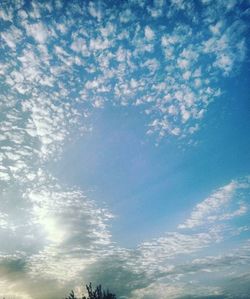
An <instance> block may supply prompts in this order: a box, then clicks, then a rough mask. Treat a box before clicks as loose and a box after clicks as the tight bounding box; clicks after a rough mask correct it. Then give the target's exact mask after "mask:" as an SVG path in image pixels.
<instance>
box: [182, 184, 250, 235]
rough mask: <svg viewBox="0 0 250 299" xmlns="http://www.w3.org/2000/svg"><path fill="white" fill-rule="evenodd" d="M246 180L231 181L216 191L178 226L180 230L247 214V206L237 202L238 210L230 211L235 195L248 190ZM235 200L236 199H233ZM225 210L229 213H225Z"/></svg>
mask: <svg viewBox="0 0 250 299" xmlns="http://www.w3.org/2000/svg"><path fill="white" fill-rule="evenodd" d="M249 187H250V185H249V181H248V178H245V179H243V180H239V181H232V182H231V183H229V184H228V185H226V186H224V187H222V188H220V189H218V190H216V191H215V192H214V193H213V194H212V195H211V196H209V197H208V198H206V199H205V200H204V201H202V202H201V203H199V204H197V206H196V207H195V209H194V210H193V211H192V213H191V215H190V218H188V219H187V220H186V221H185V222H184V223H183V224H180V225H179V228H181V229H190V228H195V227H199V226H202V225H208V224H210V223H213V222H215V221H219V220H229V219H231V218H234V217H236V216H240V215H243V214H245V213H246V212H247V206H246V204H245V203H243V202H239V208H236V209H235V210H233V211H232V206H231V205H232V203H231V202H232V200H238V201H239V199H237V195H238V193H239V192H240V191H241V190H244V189H249ZM235 198H236V199H235ZM226 208H229V211H228V212H226ZM230 208H231V211H230Z"/></svg>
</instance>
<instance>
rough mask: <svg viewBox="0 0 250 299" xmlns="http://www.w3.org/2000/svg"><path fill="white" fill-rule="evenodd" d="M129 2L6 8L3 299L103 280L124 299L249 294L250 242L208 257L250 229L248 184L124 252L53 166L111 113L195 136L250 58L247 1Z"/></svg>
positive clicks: (0, 155)
mask: <svg viewBox="0 0 250 299" xmlns="http://www.w3.org/2000/svg"><path fill="white" fill-rule="evenodd" d="M117 5H118V6H115V5H114V4H112V3H109V2H108V1H100V2H94V1H90V2H85V1H72V2H71V1H65V2H63V1H46V3H39V2H36V1H31V2H29V1H27V2H25V1H9V2H1V4H0V26H1V32H0V39H1V45H0V54H1V55H0V78H1V90H2V92H1V102H0V107H1V127H0V130H1V135H0V141H1V151H0V161H1V164H0V184H1V210H0V228H1V230H0V239H1V240H4V241H3V242H1V245H0V276H1V280H0V292H3V294H0V295H4V296H17V298H23V299H30V298H51V297H55V296H58V298H59V297H62V296H63V294H64V292H65V291H66V290H68V289H69V288H72V287H75V288H77V287H78V286H79V285H80V283H81V281H82V280H85V281H88V280H92V281H93V282H97V283H99V282H101V283H104V284H107V285H109V287H110V288H113V289H114V290H115V291H117V293H118V294H119V295H121V296H123V298H137V299H138V298H154V297H155V296H159V297H160V298H166V297H169V296H170V297H171V298H179V297H180V298H181V297H184V296H188V295H190V296H203V295H211V296H213V295H216V296H220V295H221V296H234V293H233V290H232V288H231V283H238V281H241V282H242V289H241V292H242V293H241V294H240V295H241V296H242V297H244V296H247V294H249V292H248V289H247V285H248V283H249V281H250V279H249V275H248V274H247V268H248V267H249V241H244V242H242V243H243V244H241V246H240V247H239V248H238V249H235V250H234V249H232V250H231V251H230V252H228V253H225V254H224V255H223V256H222V255H219V256H212V257H211V256H207V255H206V249H207V248H209V247H210V246H212V245H213V244H220V243H221V242H222V241H224V240H225V239H227V238H230V237H233V236H237V235H240V234H242V233H244V232H246V231H248V230H249V227H248V226H246V225H245V226H243V225H241V226H240V225H238V224H237V223H233V220H235V219H236V218H237V217H247V216H249V213H248V211H249V206H248V203H247V192H249V178H248V177H244V178H241V179H237V178H236V179H234V180H232V181H231V182H229V183H228V185H226V186H222V187H221V188H219V189H218V190H215V191H214V192H212V194H211V195H208V197H207V198H206V199H204V200H202V201H201V202H200V203H199V204H197V205H196V206H195V207H194V210H193V211H192V212H191V215H190V217H188V218H187V219H186V220H184V222H183V223H181V224H180V225H179V226H178V227H177V228H176V231H173V232H166V234H165V235H163V236H162V237H159V238H156V239H153V240H148V241H145V242H143V243H141V244H139V245H138V247H137V248H135V249H127V248H122V247H119V246H118V245H117V244H115V243H114V242H113V241H112V235H111V224H112V221H111V219H112V218H113V216H112V213H111V212H110V211H108V210H107V209H105V208H102V207H99V206H97V205H96V203H95V202H93V201H92V200H91V199H89V198H87V197H86V196H85V194H84V191H82V190H79V189H76V188H70V187H68V186H64V185H63V184H61V183H60V182H59V181H58V180H57V179H56V178H54V177H53V176H52V175H51V174H50V173H49V171H48V170H47V169H46V165H47V164H46V163H48V162H50V161H55V160H59V159H60V153H61V151H62V150H63V145H64V142H65V141H67V140H68V139H69V138H70V136H71V135H72V133H73V132H77V133H78V134H87V133H88V131H89V130H91V123H90V121H89V120H88V117H89V115H91V113H92V112H93V111H94V110H95V109H100V108H102V107H105V105H106V103H107V102H108V103H110V104H112V105H114V106H116V105H118V106H135V107H137V109H138V111H139V112H141V111H142V112H144V113H145V115H146V116H147V132H146V133H147V134H155V136H156V137H155V138H156V139H157V140H160V139H161V138H168V136H176V137H177V138H184V137H186V138H189V136H190V135H192V134H194V133H195V131H197V130H198V129H199V127H200V125H201V123H202V119H203V117H204V115H205V113H206V111H207V110H208V108H209V104H210V103H211V102H212V101H214V100H215V99H216V98H217V97H218V96H219V95H220V93H221V91H220V85H219V80H220V78H223V77H224V76H230V75H234V73H235V72H237V69H238V68H239V66H240V65H241V63H242V62H243V61H244V60H245V56H246V41H245V38H244V33H245V31H246V21H245V15H246V14H247V13H246V11H247V8H244V7H245V6H244V5H243V1H239V2H236V1H232V0H230V1H215V2H213V1H207V0H206V1H205V0H202V1H181V0H178V1H177V0H175V1H173V0H172V1H154V2H153V3H151V2H150V3H147V2H144V1H124V2H123V3H120V4H117ZM242 7H243V8H242ZM177 17H178V19H179V21H178V22H177V23H176V18H177ZM181 20H184V21H181ZM166 24H167V25H166ZM196 253H200V254H201V253H202V254H203V255H204V257H203V258H200V259H197V256H196ZM238 265H244V267H243V268H242V267H238ZM218 269H219V270H218ZM242 269H244V270H245V272H246V273H242ZM217 270H218V277H217V279H218V281H220V284H216V283H215V281H214V279H213V277H212V275H211V274H209V273H211V272H216V271H217ZM229 272H230V273H231V274H230V276H229V277H227V278H225V277H223V275H222V274H223V273H229ZM205 281H209V284H207V283H205ZM45 286H46V288H45ZM247 292H248V293H247Z"/></svg>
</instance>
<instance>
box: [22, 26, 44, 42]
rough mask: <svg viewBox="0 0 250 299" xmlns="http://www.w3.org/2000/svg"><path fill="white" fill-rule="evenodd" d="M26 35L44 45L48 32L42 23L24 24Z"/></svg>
mask: <svg viewBox="0 0 250 299" xmlns="http://www.w3.org/2000/svg"><path fill="white" fill-rule="evenodd" d="M25 27H26V31H27V34H28V35H30V36H31V37H33V38H34V40H35V41H36V42H38V43H41V44H44V43H45V42H46V41H47V38H48V36H49V34H48V30H47V28H46V27H45V25H44V24H42V23H34V24H31V23H30V24H26V25H25Z"/></svg>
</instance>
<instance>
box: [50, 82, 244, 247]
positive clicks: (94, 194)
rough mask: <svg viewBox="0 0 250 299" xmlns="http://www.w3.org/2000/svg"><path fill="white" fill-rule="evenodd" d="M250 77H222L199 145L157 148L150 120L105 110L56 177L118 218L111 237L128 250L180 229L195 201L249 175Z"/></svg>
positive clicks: (68, 150)
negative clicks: (221, 86) (249, 87)
mask: <svg viewBox="0 0 250 299" xmlns="http://www.w3.org/2000/svg"><path fill="white" fill-rule="evenodd" d="M246 80H248V77H247V76H246V77H244V79H243V80H239V78H226V79H224V82H222V84H224V85H225V86H224V88H225V90H227V91H226V92H225V93H224V94H223V95H221V96H220V98H219V99H218V101H216V102H214V103H213V104H211V108H210V110H209V111H208V113H207V116H206V117H205V123H206V124H205V125H204V126H203V127H202V128H201V130H200V131H199V132H198V133H197V134H196V136H194V137H193V143H196V142H197V144H196V145H195V146H193V145H190V146H188V147H187V148H185V147H184V146H183V145H184V143H185V139H184V140H181V139H179V140H174V139H171V142H169V140H161V141H160V143H159V145H156V141H155V140H154V138H155V137H152V136H147V135H146V134H145V132H146V123H147V121H146V120H147V116H145V115H144V114H143V113H139V111H138V110H139V109H138V108H133V107H114V106H112V105H107V106H106V107H105V108H104V109H100V110H96V111H95V112H94V113H93V116H92V117H91V120H90V122H92V123H93V131H92V132H89V133H86V134H84V135H83V136H82V137H79V136H74V138H72V139H73V140H76V141H73V142H72V143H68V144H66V146H65V151H64V153H63V156H62V159H61V160H60V161H58V162H57V163H56V164H53V165H51V168H52V172H54V174H55V175H56V177H58V178H59V179H60V180H61V181H64V182H65V184H68V185H69V186H74V185H76V186H78V187H79V188H81V189H82V190H88V191H87V194H88V195H89V196H90V197H91V198H92V199H94V200H95V201H96V202H98V203H99V204H100V205H101V206H102V205H103V206H107V207H108V208H109V209H110V210H111V211H112V212H113V213H114V214H115V215H116V216H117V217H116V219H115V220H114V222H115V225H113V226H112V235H113V239H114V240H115V241H117V242H118V243H119V244H120V245H122V246H129V247H130V246H135V245H137V244H139V243H140V242H141V241H143V240H146V239H150V238H152V237H153V236H157V235H158V236H160V235H161V234H162V233H163V232H165V231H166V230H169V231H171V230H174V229H175V227H176V225H177V224H178V223H179V222H180V221H181V219H183V218H184V217H185V216H187V215H188V213H189V212H190V211H191V209H192V208H193V203H195V202H199V201H200V200H201V199H203V198H205V197H206V196H208V195H209V193H210V192H211V190H214V189H216V188H219V187H220V186H223V185H225V184H227V183H228V182H229V181H230V179H231V178H232V177H242V176H244V175H247V172H248V170H249V159H248V158H249V151H248V147H247V144H248V143H249V139H250V135H249V134H248V132H249V131H248V130H249V127H248V105H249V104H248V94H247V92H246ZM239 96H240V97H241V100H240V101H239ZM242 160H244V161H245V163H240V161H242Z"/></svg>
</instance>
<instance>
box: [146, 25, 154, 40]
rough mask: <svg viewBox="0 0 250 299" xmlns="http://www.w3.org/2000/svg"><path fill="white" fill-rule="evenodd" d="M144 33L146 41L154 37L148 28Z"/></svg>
mask: <svg viewBox="0 0 250 299" xmlns="http://www.w3.org/2000/svg"><path fill="white" fill-rule="evenodd" d="M144 33H145V37H146V39H147V40H152V39H154V37H155V34H154V31H153V30H152V29H151V28H150V27H149V26H146V27H145V29H144Z"/></svg>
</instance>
